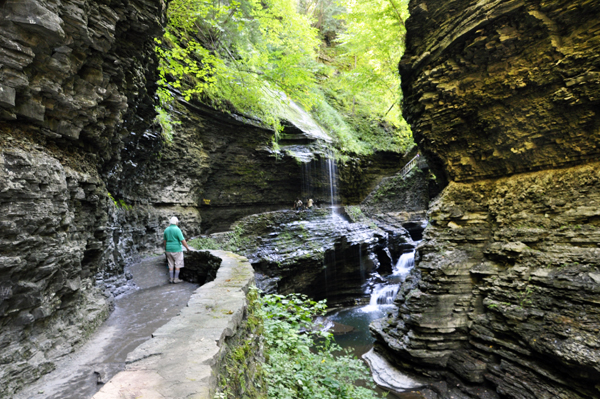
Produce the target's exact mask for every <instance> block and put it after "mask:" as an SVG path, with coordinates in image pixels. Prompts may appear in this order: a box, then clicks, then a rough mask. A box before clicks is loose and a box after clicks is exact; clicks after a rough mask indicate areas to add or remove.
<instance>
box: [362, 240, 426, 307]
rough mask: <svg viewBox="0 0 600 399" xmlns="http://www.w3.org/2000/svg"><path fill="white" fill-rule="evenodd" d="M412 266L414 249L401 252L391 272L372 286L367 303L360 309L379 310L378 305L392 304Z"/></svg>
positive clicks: (413, 264)
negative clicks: (383, 279)
mask: <svg viewBox="0 0 600 399" xmlns="http://www.w3.org/2000/svg"><path fill="white" fill-rule="evenodd" d="M414 266H415V251H414V250H413V251H412V252H407V253H404V254H402V256H400V259H398V262H396V265H395V266H394V268H393V270H392V274H391V275H390V276H388V277H387V278H386V279H385V280H386V281H385V282H384V283H379V284H377V285H376V286H375V287H373V291H372V292H371V300H370V302H369V305H367V306H365V307H363V308H362V309H361V310H362V311H363V312H367V313H368V312H373V311H376V310H379V307H380V306H382V305H392V304H393V303H394V298H395V297H396V294H397V293H398V290H399V289H400V285H401V284H402V282H404V280H405V279H406V276H407V275H408V273H409V272H410V270H411V269H412V268H413V267H414Z"/></svg>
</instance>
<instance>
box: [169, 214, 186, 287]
mask: <svg viewBox="0 0 600 399" xmlns="http://www.w3.org/2000/svg"><path fill="white" fill-rule="evenodd" d="M169 223H170V225H169V227H167V228H166V229H165V232H164V233H163V246H164V247H165V253H166V255H167V263H168V264H169V282H170V283H175V284H177V283H181V282H182V281H183V280H180V279H179V270H180V269H181V268H182V267H183V248H182V246H181V245H182V244H183V246H184V247H185V248H186V249H187V250H188V251H191V249H190V247H188V245H187V242H185V239H184V238H183V233H182V232H181V230H180V229H179V227H177V223H179V219H177V217H175V216H173V217H172V218H171V219H170V220H169ZM173 267H174V268H175V276H173Z"/></svg>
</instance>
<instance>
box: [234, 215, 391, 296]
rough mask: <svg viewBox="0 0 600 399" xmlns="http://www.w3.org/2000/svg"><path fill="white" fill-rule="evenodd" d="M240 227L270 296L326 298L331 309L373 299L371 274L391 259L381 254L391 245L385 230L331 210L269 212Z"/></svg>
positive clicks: (259, 278)
mask: <svg viewBox="0 0 600 399" xmlns="http://www.w3.org/2000/svg"><path fill="white" fill-rule="evenodd" d="M237 225H238V226H240V227H241V229H242V230H243V231H244V232H247V233H246V234H248V235H247V236H246V235H245V234H242V235H241V237H240V242H241V243H242V246H243V252H244V254H245V255H246V256H247V257H248V259H249V261H250V262H251V263H252V266H253V267H254V269H255V271H256V280H257V286H258V287H259V288H261V289H263V290H264V291H266V292H278V293H281V294H287V293H292V292H299V293H303V294H306V295H308V296H310V297H312V298H314V299H324V298H327V299H328V303H329V304H330V306H335V305H340V304H354V303H355V300H357V299H359V298H368V296H369V294H368V293H365V290H366V289H367V288H368V286H367V284H368V281H367V280H368V278H369V277H370V276H369V275H370V273H371V272H373V271H375V270H376V269H377V268H378V267H379V265H380V263H381V261H384V262H385V261H387V262H390V261H391V259H389V256H390V255H389V254H388V253H381V252H379V253H378V252H377V251H376V250H377V249H378V248H380V247H384V246H385V245H386V235H385V233H384V232H383V231H381V230H379V229H377V228H376V227H374V226H369V225H367V224H363V223H350V222H348V221H347V220H345V219H343V218H342V217H341V216H339V215H332V211H331V209H323V208H321V209H313V210H307V211H280V212H269V213H264V214H260V215H252V216H249V217H246V218H244V219H242V220H241V221H239V222H238V224H237ZM378 255H379V256H381V260H380V258H379V257H378ZM386 257H387V260H386V259H385V258H386ZM367 291H368V290H367Z"/></svg>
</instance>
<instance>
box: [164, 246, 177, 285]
mask: <svg viewBox="0 0 600 399" xmlns="http://www.w3.org/2000/svg"><path fill="white" fill-rule="evenodd" d="M166 254H167V264H168V265H169V283H172V282H173V267H175V258H174V257H173V254H174V253H173V252H166Z"/></svg>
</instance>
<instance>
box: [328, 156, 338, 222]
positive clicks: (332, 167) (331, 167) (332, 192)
mask: <svg viewBox="0 0 600 399" xmlns="http://www.w3.org/2000/svg"><path fill="white" fill-rule="evenodd" d="M327 171H328V174H329V197H330V198H331V214H333V213H334V205H335V196H336V185H335V183H336V181H337V166H336V164H335V160H334V159H333V158H331V157H328V158H327Z"/></svg>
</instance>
